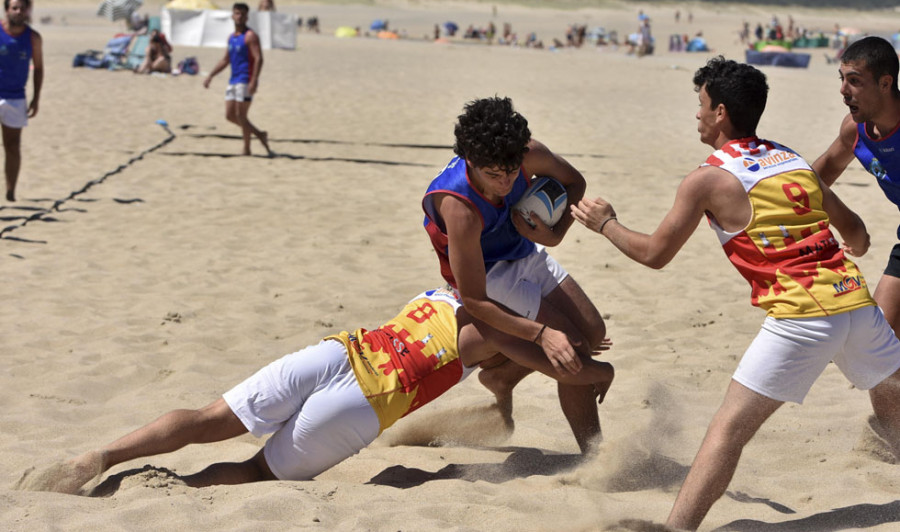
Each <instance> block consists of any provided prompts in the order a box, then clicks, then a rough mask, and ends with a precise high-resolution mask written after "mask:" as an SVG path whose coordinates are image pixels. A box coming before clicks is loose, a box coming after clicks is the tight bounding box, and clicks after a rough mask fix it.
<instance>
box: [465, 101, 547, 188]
mask: <svg viewBox="0 0 900 532" xmlns="http://www.w3.org/2000/svg"><path fill="white" fill-rule="evenodd" d="M453 133H454V135H456V144H454V146H453V151H454V152H455V153H456V154H457V155H459V156H460V157H462V158H464V159H466V160H467V161H468V162H469V163H470V164H472V165H473V166H475V167H478V168H486V167H494V166H496V167H498V168H500V169H501V170H504V171H507V172H512V171H514V170H517V169H518V168H519V167H520V166H522V158H523V157H524V156H525V153H526V152H527V151H528V141H530V140H531V131H530V130H529V129H528V120H525V117H524V116H522V115H520V114H519V113H517V112H516V110H515V109H513V103H512V100H510V99H509V98H500V97H496V96H495V97H493V98H484V99H480V100H473V101H471V102H469V103H467V104H466V105H465V107H464V108H463V114H461V115H459V117H458V121H457V123H456V127H455V128H454V130H453Z"/></svg>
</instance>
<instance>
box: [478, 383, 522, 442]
mask: <svg viewBox="0 0 900 532" xmlns="http://www.w3.org/2000/svg"><path fill="white" fill-rule="evenodd" d="M497 377H499V375H497V372H496V371H494V368H488V369H482V370H481V371H479V372H478V381H479V382H481V384H482V385H483V386H484V387H485V388H487V389H488V390H489V391H490V392H491V393H493V394H494V397H495V398H496V399H497V410H498V411H499V412H500V417H501V418H502V419H503V423H504V424H505V425H506V428H507V430H509V431H512V430H513V429H514V428H515V425H516V424H515V421H513V417H512V412H513V397H512V391H513V386H515V384H513V386H509V385H508V384H507V383H505V382H504V381H503V379H499V378H497Z"/></svg>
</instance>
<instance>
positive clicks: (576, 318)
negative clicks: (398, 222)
mask: <svg viewBox="0 0 900 532" xmlns="http://www.w3.org/2000/svg"><path fill="white" fill-rule="evenodd" d="M455 136H456V145H455V146H454V151H455V152H456V155H457V156H458V157H456V158H454V159H453V160H452V161H451V162H450V163H449V164H448V165H447V166H446V167H445V168H444V169H443V170H442V171H441V172H440V174H439V175H438V176H437V177H436V178H435V179H434V180H433V181H432V182H431V184H430V186H429V187H428V190H427V192H426V194H425V197H424V198H423V200H422V207H423V208H424V210H425V229H426V231H427V232H428V235H429V237H430V238H431V241H432V245H433V246H434V249H435V251H436V252H437V254H438V258H439V259H440V265H441V274H442V275H443V276H444V278H445V279H446V280H447V282H448V283H450V284H451V286H453V287H454V288H455V289H456V290H457V292H458V293H459V295H460V298H461V300H462V302H463V305H464V306H465V308H466V309H467V310H468V311H469V313H470V314H472V315H473V316H476V317H477V318H478V319H479V320H481V321H483V322H485V323H487V324H489V325H491V326H493V327H494V328H496V329H499V330H501V331H503V332H505V333H507V334H510V335H512V336H515V337H517V338H520V339H522V340H525V341H528V342H534V343H537V344H539V345H540V346H541V347H542V348H543V350H544V353H545V354H546V355H547V357H548V358H549V359H550V361H551V362H552V364H553V366H554V367H555V368H557V371H559V372H561V373H565V372H572V373H575V372H577V371H578V369H579V367H580V362H579V361H578V357H577V356H576V349H577V350H579V351H580V352H581V354H582V355H584V354H590V353H591V352H592V351H593V350H594V349H596V348H598V347H599V346H601V345H602V344H603V343H604V340H605V335H606V327H605V324H604V323H603V319H602V318H601V317H600V313H599V311H598V310H597V308H596V307H595V306H594V305H593V303H591V301H590V299H588V297H587V295H586V294H585V293H584V291H583V290H582V289H581V287H580V286H579V285H578V283H576V282H575V280H574V279H573V278H572V277H571V276H569V275H568V274H567V273H566V271H565V270H564V269H563V268H562V266H560V265H559V263H557V262H556V261H555V260H554V259H553V258H552V257H550V256H549V255H548V254H547V252H546V251H545V250H544V249H543V246H556V245H558V244H559V243H560V242H561V241H562V239H563V237H564V236H565V234H566V232H567V231H568V229H569V227H570V226H571V225H572V221H573V220H572V216H571V214H570V213H569V210H568V209H566V213H565V215H564V216H563V218H562V219H561V220H560V221H559V222H558V223H557V224H556V225H555V226H554V227H552V228H551V227H547V226H546V225H545V224H543V223H541V222H540V221H539V220H537V223H538V225H537V227H535V228H532V227H530V226H529V225H528V223H527V222H526V221H525V220H524V218H523V217H522V216H521V215H520V214H518V213H513V209H512V207H513V206H514V205H515V203H516V201H518V199H519V198H521V197H522V195H523V194H524V192H525V189H526V188H527V187H528V185H529V183H530V181H531V178H532V176H536V175H537V176H549V177H553V178H555V179H556V180H557V181H559V182H560V183H561V184H562V185H563V186H564V187H566V190H567V193H568V200H569V203H570V204H571V203H572V202H577V201H578V200H579V199H581V197H582V196H583V195H584V190H585V181H584V177H582V175H581V174H580V173H579V172H578V170H576V169H575V168H573V167H572V165H570V164H569V163H568V162H567V161H566V160H565V159H563V158H562V157H560V156H558V155H556V154H554V153H553V152H551V151H550V150H549V149H548V148H547V147H546V146H544V145H543V144H541V143H540V142H538V141H536V140H534V139H532V138H531V131H530V130H529V129H528V121H527V120H525V118H524V117H523V116H522V115H520V114H519V113H518V112H516V111H515V110H514V109H513V105H512V101H511V100H510V99H509V98H486V99H481V100H475V101H472V102H469V103H468V104H466V106H465V109H464V113H463V114H462V115H460V116H459V117H458V122H457V124H456V127H455ZM532 218H534V217H532ZM535 243H537V244H540V245H541V246H539V247H536V246H535ZM529 372H530V370H527V369H525V368H523V367H521V366H519V365H517V364H514V363H512V362H509V361H508V360H507V359H506V358H505V357H503V356H502V355H498V356H497V357H495V358H494V359H492V360H491V361H489V362H488V363H485V364H482V371H481V372H480V373H479V380H480V381H481V382H482V384H484V385H485V386H486V387H487V388H488V389H489V390H491V391H492V392H493V393H494V394H495V395H496V397H497V403H498V406H499V407H500V409H501V411H502V412H503V413H504V415H505V416H506V420H507V422H508V423H510V424H512V417H511V416H512V389H513V388H514V387H515V385H516V384H517V383H518V382H519V381H520V380H521V379H522V378H524V377H525V376H526V375H527V374H528V373H529ZM559 394H560V399H561V400H562V404H563V405H569V406H568V407H565V406H564V409H567V411H566V418H567V419H568V420H569V423H570V425H571V426H572V430H573V431H574V432H575V434H576V439H578V443H579V446H581V448H582V450H585V449H586V448H587V447H588V446H589V443H590V441H591V439H592V438H593V437H595V436H597V435H599V433H600V422H599V418H598V416H597V408H596V406H595V405H594V404H593V403H594V396H593V395H592V393H591V391H590V390H589V389H585V388H581V387H572V386H566V385H560V386H559Z"/></svg>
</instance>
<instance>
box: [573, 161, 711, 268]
mask: <svg viewBox="0 0 900 532" xmlns="http://www.w3.org/2000/svg"><path fill="white" fill-rule="evenodd" d="M714 171H717V170H715V169H712V168H710V167H703V168H698V169H697V170H694V171H693V172H691V173H690V174H688V176H687V177H685V178H684V181H682V183H681V186H679V187H678V192H677V194H676V195H675V203H674V204H673V205H672V208H671V209H670V210H669V212H668V213H667V214H666V216H665V217H664V218H663V220H662V222H661V223H660V224H659V227H657V229H656V231H654V232H653V233H652V234H649V235H648V234H645V233H639V232H637V231H633V230H631V229H628V228H627V227H625V225H623V224H622V223H621V222H619V220H618V217H617V216H616V211H615V209H613V207H612V205H610V204H609V202H607V201H606V200H604V199H603V198H597V199H595V200H591V199H583V200H581V201H580V202H579V203H578V205H573V206H572V215H573V216H574V217H575V219H576V220H578V221H579V222H580V223H581V224H583V225H584V226H585V227H587V228H588V229H590V230H592V231H594V232H597V233H600V234H602V235H603V236H605V237H606V238H608V239H609V241H610V242H612V243H613V245H614V246H616V247H617V248H618V249H619V250H620V251H621V252H622V253H624V254H625V255H627V256H628V258H630V259H632V260H634V261H636V262H639V263H641V264H643V265H645V266H649V267H651V268H655V269H659V268H662V267H663V266H665V265H666V264H668V263H669V261H671V260H672V258H673V257H675V254H676V253H678V250H680V249H681V247H682V246H683V245H684V243H685V242H687V239H688V238H689V237H690V236H691V234H692V233H693V232H694V230H695V229H696V228H697V224H699V223H700V219H701V218H702V217H703V213H704V212H705V211H707V210H711V209H710V206H709V205H708V203H709V202H708V195H709V194H710V187H711V186H712V185H714V184H715V183H714V182H713V181H714V179H715V177H716V176H715V175H714V173H713V172H714Z"/></svg>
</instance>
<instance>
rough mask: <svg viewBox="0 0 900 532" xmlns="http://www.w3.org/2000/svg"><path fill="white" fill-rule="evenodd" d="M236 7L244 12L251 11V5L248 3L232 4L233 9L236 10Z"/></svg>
mask: <svg viewBox="0 0 900 532" xmlns="http://www.w3.org/2000/svg"><path fill="white" fill-rule="evenodd" d="M235 9H240V10H241V11H243V12H244V13H249V12H250V6H248V5H247V4H245V3H243V2H235V3H234V5H233V6H231V10H232V11H234V10H235Z"/></svg>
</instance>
